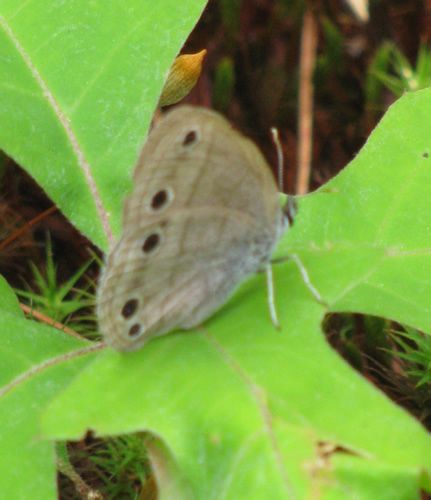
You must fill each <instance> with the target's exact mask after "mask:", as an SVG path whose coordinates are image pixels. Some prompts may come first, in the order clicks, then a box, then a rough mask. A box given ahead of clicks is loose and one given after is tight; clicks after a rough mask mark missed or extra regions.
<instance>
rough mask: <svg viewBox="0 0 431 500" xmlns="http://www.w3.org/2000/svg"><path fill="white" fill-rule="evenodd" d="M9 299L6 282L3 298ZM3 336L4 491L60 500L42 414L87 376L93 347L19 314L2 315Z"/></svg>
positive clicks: (0, 464) (0, 428) (0, 433)
mask: <svg viewBox="0 0 431 500" xmlns="http://www.w3.org/2000/svg"><path fill="white" fill-rule="evenodd" d="M8 295H9V296H11V295H13V292H12V290H11V289H10V288H9V287H8V285H7V284H6V283H5V282H2V283H1V284H0V296H1V297H2V298H3V297H7V296H8ZM0 331H1V332H2V335H1V336H0V359H1V361H0V365H1V372H0V415H1V417H0V421H1V425H0V450H1V452H0V469H1V470H3V471H7V474H1V477H0V491H1V492H2V494H4V495H6V496H7V498H11V499H12V498H13V499H15V498H17V499H18V498H44V499H47V500H48V499H50V498H52V499H55V498H57V494H56V468H55V454H54V448H53V444H52V443H50V442H48V441H43V440H41V439H40V431H39V419H40V412H41V410H43V408H45V406H46V404H47V403H48V402H49V401H50V400H51V399H52V398H53V397H54V396H55V395H57V394H58V392H59V391H61V390H63V389H64V387H65V386H66V385H67V384H68V383H69V382H70V381H71V379H72V378H73V377H74V376H75V375H76V374H77V373H79V372H81V371H82V370H83V368H84V366H85V364H86V363H87V361H88V359H87V358H88V356H86V355H85V354H88V352H89V351H90V350H91V349H92V346H91V345H90V344H89V342H84V341H79V340H77V339H74V338H73V337H68V336H67V335H65V334H64V333H63V332H60V331H59V330H54V329H53V328H49V327H47V326H44V325H40V324H38V323H36V322H35V321H29V320H26V319H24V318H23V317H22V312H21V310H20V309H19V308H18V310H13V311H12V310H9V311H7V310H3V311H2V313H1V314H0ZM89 345H90V348H89ZM79 347H80V348H81V350H80V351H77V348H79Z"/></svg>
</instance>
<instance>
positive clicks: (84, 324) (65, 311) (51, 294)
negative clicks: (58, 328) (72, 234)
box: [16, 236, 95, 331]
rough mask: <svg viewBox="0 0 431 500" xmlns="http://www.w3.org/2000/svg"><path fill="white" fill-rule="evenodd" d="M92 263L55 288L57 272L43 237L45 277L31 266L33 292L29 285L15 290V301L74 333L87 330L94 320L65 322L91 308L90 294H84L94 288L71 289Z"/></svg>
mask: <svg viewBox="0 0 431 500" xmlns="http://www.w3.org/2000/svg"><path fill="white" fill-rule="evenodd" d="M93 260H94V259H90V260H89V261H88V262H86V263H85V264H84V265H83V266H82V267H81V268H80V269H78V270H77V271H76V272H75V273H74V274H73V275H72V276H71V277H70V278H69V279H68V280H67V281H66V283H64V284H62V285H59V284H58V280H57V271H56V267H55V263H54V257H53V254H52V248H51V240H50V238H49V236H47V242H46V268H45V275H44V274H43V273H42V272H41V271H40V270H39V269H38V268H37V267H36V266H35V265H34V264H33V263H32V264H31V268H32V271H33V282H34V285H33V286H34V287H35V288H36V290H37V291H36V292H34V291H33V290H32V287H31V286H30V285H28V286H27V288H28V290H27V291H25V290H16V293H17V295H18V296H19V297H22V298H25V299H27V300H28V302H29V303H30V305H31V307H34V308H35V309H36V310H37V311H38V312H40V313H42V314H45V315H46V316H48V317H50V318H52V319H54V320H56V321H58V322H60V323H68V324H69V326H70V327H72V328H74V329H75V330H76V331H82V330H83V329H84V330H88V329H89V326H88V322H89V321H90V322H92V323H93V327H94V324H95V319H94V318H88V317H87V318H83V317H81V318H78V320H76V319H75V320H74V321H73V322H69V318H70V316H71V315H72V314H75V313H76V312H77V311H79V310H80V309H83V308H92V307H94V304H95V298H94V294H92V293H90V292H88V288H89V287H92V286H93V285H94V284H93V283H91V282H90V283H89V284H88V286H87V287H86V288H87V290H86V289H84V288H83V285H81V287H79V288H75V285H76V283H77V282H78V281H79V280H80V279H81V278H82V277H83V275H84V273H85V271H86V270H87V269H88V267H89V266H90V264H91V263H92V262H93Z"/></svg>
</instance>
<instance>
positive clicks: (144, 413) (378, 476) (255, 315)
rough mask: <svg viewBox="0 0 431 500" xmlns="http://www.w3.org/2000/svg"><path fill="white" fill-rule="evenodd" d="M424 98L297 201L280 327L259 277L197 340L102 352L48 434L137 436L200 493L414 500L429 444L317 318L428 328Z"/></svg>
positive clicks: (429, 188) (284, 248)
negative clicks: (163, 451) (383, 320)
mask: <svg viewBox="0 0 431 500" xmlns="http://www.w3.org/2000/svg"><path fill="white" fill-rule="evenodd" d="M430 96H431V93H430V92H429V91H427V92H422V93H417V94H414V95H407V96H405V97H404V98H403V99H402V100H400V101H399V102H398V103H397V104H396V105H394V106H393V107H392V109H391V110H390V111H389V112H388V113H387V115H386V117H385V118H384V119H383V120H382V123H381V124H380V125H379V127H378V128H377V130H376V131H375V132H374V133H373V134H372V136H371V137H370V139H369V141H368V143H367V145H366V146H365V148H364V149H363V150H362V151H361V153H360V154H359V155H358V157H357V158H356V159H355V160H354V162H352V164H351V165H350V166H349V167H348V168H346V169H345V170H344V172H343V173H342V174H340V175H339V176H338V177H337V178H336V179H334V180H333V181H332V182H330V183H329V184H327V185H326V186H324V187H323V188H322V189H321V190H320V191H319V192H316V193H314V194H312V195H309V196H307V197H304V198H303V199H302V200H300V203H299V211H298V217H297V219H296V221H295V224H294V227H293V229H292V230H291V231H290V232H289V233H288V234H287V235H286V237H285V238H284V239H283V241H282V242H281V245H280V248H279V252H278V253H281V254H285V255H288V254H294V255H296V257H297V261H299V262H301V263H302V266H300V267H298V265H297V261H294V260H291V261H288V262H285V263H283V264H277V265H275V266H274V272H275V276H276V283H275V284H276V290H277V303H278V309H279V314H280V322H281V325H282V329H281V331H277V330H275V329H274V328H273V326H272V325H271V322H270V319H269V316H268V314H267V310H266V307H267V306H266V300H265V284H264V277H263V276H257V277H255V278H253V279H251V280H249V281H248V282H247V283H245V284H244V285H243V286H242V287H241V288H240V290H239V291H238V292H237V293H236V295H235V296H234V297H233V298H232V300H231V301H230V302H229V303H228V304H227V305H226V306H225V307H224V308H223V309H222V310H221V311H220V312H219V313H218V314H216V315H215V316H214V317H213V318H212V319H211V320H209V321H208V322H207V323H206V324H205V325H204V326H203V327H202V328H200V329H198V330H197V331H196V332H194V333H192V332H187V333H179V334H176V335H172V336H170V337H166V338H162V339H159V340H156V341H153V342H151V343H150V344H148V345H147V346H145V348H144V349H142V350H141V351H139V352H136V353H132V354H127V355H124V354H118V353H115V352H112V351H109V350H108V351H106V352H104V353H103V354H101V355H100V356H99V357H98V359H97V360H95V362H94V363H93V364H92V365H89V366H88V367H87V368H86V370H85V371H84V372H83V373H82V374H81V375H80V376H79V377H78V378H77V379H76V380H75V381H74V383H73V384H71V386H70V387H69V388H68V389H67V391H65V392H64V393H63V394H62V395H61V396H60V397H59V398H58V399H57V400H56V401H54V402H53V403H52V405H51V406H50V408H49V410H48V411H47V413H46V415H45V417H44V420H43V429H44V431H43V432H44V435H46V436H47V437H51V438H56V439H66V438H79V437H80V436H82V435H83V433H84V432H85V430H86V429H87V428H91V429H95V430H97V432H99V433H100V434H117V433H124V432H131V431H134V430H138V429H147V430H149V431H151V432H153V433H154V434H155V435H157V436H159V437H161V438H162V439H163V440H164V442H165V443H166V445H167V447H168V449H169V450H170V451H171V454H172V457H173V458H174V459H175V461H176V462H177V464H179V470H180V471H181V472H182V473H183V474H185V476H186V478H187V480H188V482H189V484H190V486H191V488H192V490H193V491H194V493H195V495H196V498H232V499H234V498H256V499H258V498H259V499H260V498H307V497H309V496H312V495H313V494H317V492H318V493H319V495H320V496H321V497H322V498H346V496H348V497H350V498H367V499H368V498H369V499H375V498H379V499H381V498H388V499H389V498H394V492H396V494H397V495H398V496H395V498H419V489H420V487H422V488H428V489H429V488H430V484H431V483H430V481H429V472H430V470H431V439H430V436H429V435H428V434H427V432H426V431H425V430H424V429H423V428H422V427H421V426H420V424H419V423H418V422H416V421H415V420H414V419H413V417H411V416H410V415H408V414H407V413H406V412H404V411H403V410H401V409H399V408H397V407H396V406H395V405H394V404H393V403H391V402H390V401H389V400H388V399H387V398H386V397H385V396H384V395H383V394H381V393H380V392H379V391H378V390H376V389H375V388H373V387H372V386H371V385H370V384H369V383H368V382H366V381H365V380H364V379H362V378H361V377H360V376H359V375H358V374H356V373H355V372H353V371H352V370H351V368H350V367H349V366H347V365H346V364H345V363H344V361H342V360H341V359H340V358H339V357H338V355H337V354H336V353H334V352H333V351H332V350H331V348H330V347H329V346H328V344H327V343H326V340H325V338H324V336H323V334H322V332H321V330H320V324H321V320H322V318H323V315H324V313H325V312H326V311H330V310H334V311H335V310H338V311H359V312H364V313H370V314H380V315H382V316H385V317H390V318H393V319H396V320H399V321H404V322H407V323H409V324H411V325H413V326H416V327H420V328H424V329H428V331H431V329H429V326H430V325H429V321H430V320H429V315H428V308H429V305H428V304H429V301H430V298H431V297H430V295H431V294H430V289H431V288H430V284H431V283H430V280H431V278H430V276H431V273H430V272H427V271H428V269H429V266H430V264H429V262H430V258H429V251H428V248H429V247H430V245H429V240H430V238H431V235H430V232H429V230H428V231H427V227H426V216H425V214H426V213H427V212H429V210H430V204H431V182H429V181H430V180H431V179H430V173H429V172H430V168H429V167H428V162H429V161H431V160H429V159H428V157H427V155H426V154H425V156H424V153H426V151H427V148H428V147H430V146H431V139H430V140H428V145H427V141H426V137H425V138H424V137H422V134H420V133H417V132H416V130H417V129H419V130H429V129H430V128H431V119H430V118H429V116H428V114H427V113H425V112H420V110H424V109H426V108H427V106H429V104H428V103H429V102H431V100H430ZM413 123H414V125H415V128H413V126H412V124H413ZM401 138H403V139H401ZM304 269H305V270H306V272H307V275H308V280H309V281H310V284H311V285H312V286H313V287H314V288H315V289H316V290H317V291H318V293H319V294H320V296H321V298H322V302H318V301H317V300H316V298H315V297H314V295H313V293H312V292H311V290H310V286H306V284H305V282H304V280H303V275H302V274H301V271H302V272H304ZM430 270H431V269H430ZM323 304H327V306H325V305H323ZM108 381H109V382H108ZM83 394H85V398H84V399H83V397H82V395H83ZM326 448H329V449H330V450H332V451H330V452H328V453H325V452H324V451H322V450H325V449H326ZM424 471H427V472H425V473H424Z"/></svg>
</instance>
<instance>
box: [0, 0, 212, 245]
mask: <svg viewBox="0 0 431 500" xmlns="http://www.w3.org/2000/svg"><path fill="white" fill-rule="evenodd" d="M205 4H206V1H205V0H187V1H186V2H185V1H180V2H179V1H177V0H157V1H153V0H129V1H127V2H124V1H121V0H109V1H108V0H93V1H91V2H89V1H88V0H68V1H67V2H64V1H62V0H61V1H60V0H50V1H49V2H46V1H45V0H26V1H24V0H20V1H17V0H3V1H2V2H1V4H0V75H1V76H0V103H1V105H0V148H2V149H3V150H4V151H5V152H6V153H8V154H9V155H10V156H12V157H13V158H14V159H15V160H16V161H17V162H18V163H19V164H20V165H21V166H23V167H24V168H26V169H27V170H28V172H29V173H30V174H31V175H32V176H33V177H34V178H35V179H36V180H37V182H38V183H39V184H40V185H41V186H42V187H43V188H44V190H45V191H46V192H47V194H48V195H49V196H50V197H51V198H52V199H53V201H54V202H55V203H56V204H57V205H58V206H59V208H60V209H61V210H62V212H63V213H64V214H65V215H66V216H67V217H68V218H70V220H71V221H73V223H74V224H75V225H76V226H77V227H78V229H80V230H81V231H82V232H83V233H85V234H86V235H87V236H88V237H89V238H90V239H91V240H93V241H94V242H95V243H96V244H97V245H99V246H100V247H102V248H104V249H107V240H106V234H105V233H106V227H108V226H110V227H111V229H112V231H113V232H114V234H116V235H118V232H119V229H120V217H119V213H120V211H121V204H122V200H123V197H124V193H125V191H126V190H127V189H128V188H129V185H130V172H131V170H132V168H133V166H134V163H135V161H136V158H137V155H138V152H139V149H140V147H141V145H142V143H143V141H144V137H145V133H146V131H147V129H148V125H149V123H150V119H151V115H152V113H153V111H154V107H155V103H156V102H157V99H158V96H159V94H160V92H161V88H162V84H163V81H164V78H165V75H166V73H167V71H168V69H169V67H170V65H171V63H172V61H173V59H174V57H175V56H176V54H177V52H178V51H179V49H180V48H181V45H182V43H183V42H184V39H185V38H186V36H187V34H188V33H189V32H190V31H191V29H192V28H193V26H194V24H195V23H196V21H197V19H198V17H199V15H200V13H201V11H202V9H203V7H204V6H205ZM107 214H108V215H107ZM104 226H105V230H104Z"/></svg>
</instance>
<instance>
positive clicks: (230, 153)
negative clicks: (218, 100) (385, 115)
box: [99, 107, 281, 350]
mask: <svg viewBox="0 0 431 500" xmlns="http://www.w3.org/2000/svg"><path fill="white" fill-rule="evenodd" d="M133 181H134V189H133V192H132V194H131V195H130V196H129V197H128V199H127V200H126V203H125V209H124V218H123V235H122V237H121V239H120V240H119V242H118V243H117V245H116V246H115V247H114V249H113V251H112V253H111V254H110V256H109V258H108V262H107V266H106V269H105V272H104V274H103V277H102V280H101V286H100V301H99V317H100V323H101V329H102V332H103V333H104V334H105V338H106V341H107V342H108V343H110V344H112V346H113V347H114V348H116V349H119V350H131V349H136V348H137V347H139V346H140V345H142V344H143V343H144V342H145V341H146V340H148V338H151V337H153V336H156V335H163V334H164V333H167V332H168V331H170V330H172V329H174V328H177V327H179V328H189V327H192V326H194V325H197V324H199V323H201V322H202V321H203V320H204V319H205V318H206V317H208V316H209V315H210V314H211V313H212V312H214V311H215V310H216V309H217V308H219V307H220V306H221V305H222V304H223V303H224V302H225V301H226V299H227V298H228V296H229V295H230V293H231V292H232V291H233V289H234V288H235V287H236V285H237V284H238V283H239V282H240V281H242V279H244V278H245V277H246V276H247V275H248V274H250V273H253V272H255V271H256V270H257V269H258V268H259V267H261V266H262V264H263V263H265V262H266V261H267V260H268V259H269V257H270V255H271V253H272V250H273V247H274V245H275V243H276V242H277V240H278V238H279V235H280V232H281V208H280V204H279V199H278V194H277V188H276V184H275V181H274V179H273V177H272V174H271V172H270V170H269V168H268V166H267V164H266V162H265V160H264V158H263V157H262V155H261V153H260V152H259V150H258V149H257V148H256V147H255V146H254V144H253V143H252V142H251V141H249V140H248V139H245V138H244V137H243V136H241V135H240V134H239V133H238V132H236V131H234V130H233V129H232V127H231V126H230V124H229V123H228V122H227V121H226V120H225V119H224V118H222V117H221V116H220V115H218V114H216V113H213V112H211V111H208V110H204V109H201V108H192V107H180V108H177V109H175V110H174V111H172V112H171V113H169V114H168V115H167V116H166V117H165V118H163V119H162V120H161V122H160V123H159V124H158V125H157V126H156V128H155V129H154V130H153V131H152V132H151V134H150V136H149V138H148V140H147V143H146V144H145V146H144V148H143V151H142V154H141V157H140V159H139V162H138V165H137V167H136V170H135V172H134V175H133Z"/></svg>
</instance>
